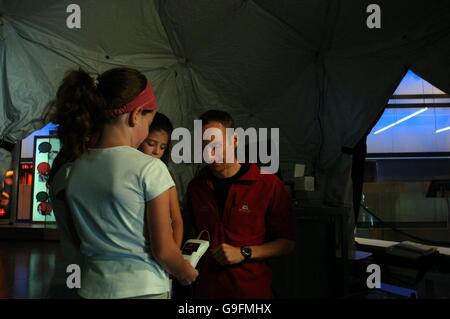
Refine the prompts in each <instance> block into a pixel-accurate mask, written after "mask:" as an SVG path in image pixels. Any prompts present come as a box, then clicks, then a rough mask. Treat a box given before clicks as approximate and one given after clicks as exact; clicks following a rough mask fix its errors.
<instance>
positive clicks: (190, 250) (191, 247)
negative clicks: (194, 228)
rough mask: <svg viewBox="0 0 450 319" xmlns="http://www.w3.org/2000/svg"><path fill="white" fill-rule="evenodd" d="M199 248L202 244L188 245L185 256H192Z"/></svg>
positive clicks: (185, 247) (184, 248)
mask: <svg viewBox="0 0 450 319" xmlns="http://www.w3.org/2000/svg"><path fill="white" fill-rule="evenodd" d="M198 247H200V244H197V243H186V244H185V245H184V247H183V255H187V256H190V255H192V254H193V253H194V252H196V251H197V250H198Z"/></svg>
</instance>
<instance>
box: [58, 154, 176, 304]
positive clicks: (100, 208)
mask: <svg viewBox="0 0 450 319" xmlns="http://www.w3.org/2000/svg"><path fill="white" fill-rule="evenodd" d="M173 186H174V182H173V180H172V178H171V176H170V174H169V172H168V170H167V167H166V166H165V165H164V163H163V162H161V161H160V160H158V159H155V158H153V157H151V156H148V155H145V154H143V153H141V152H140V151H138V150H136V149H134V148H131V147H128V146H119V147H112V148H106V149H91V150H89V151H88V152H87V153H85V154H83V155H82V156H81V157H80V158H79V159H78V160H76V161H75V162H74V163H73V166H72V170H71V174H70V178H69V183H68V187H67V191H66V192H67V198H68V202H69V206H70V208H71V211H72V213H73V216H74V223H75V226H76V228H77V232H78V235H79V236H80V240H81V252H82V254H83V255H84V256H85V263H84V265H83V266H82V269H81V272H82V274H81V278H82V280H81V288H80V289H79V291H78V293H79V294H80V296H82V297H84V298H129V297H137V296H143V295H150V294H160V293H165V292H168V291H169V289H170V287H169V277H168V274H167V273H166V272H165V271H164V269H163V268H162V267H161V266H160V265H159V264H158V263H157V261H156V260H155V259H154V258H153V257H152V253H151V248H150V247H151V246H150V242H149V236H148V234H147V227H146V222H145V206H146V203H147V202H148V201H151V200H152V199H154V198H155V197H157V196H159V195H160V194H161V193H163V192H164V191H166V190H168V189H169V188H171V187H173Z"/></svg>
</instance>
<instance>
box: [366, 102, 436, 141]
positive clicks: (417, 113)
mask: <svg viewBox="0 0 450 319" xmlns="http://www.w3.org/2000/svg"><path fill="white" fill-rule="evenodd" d="M426 110H428V108H427V107H424V108H423V109H420V110H418V111H417V112H414V113H413V114H410V115H408V116H405V117H403V118H401V119H400V120H398V121H396V122H394V123H392V124H389V125H388V126H385V127H383V128H381V129H379V130H378V131H376V132H375V133H373V134H374V135H377V134H378V133H381V132H383V131H386V130H388V129H390V128H391V127H393V126H396V125H398V124H400V123H402V122H404V121H407V120H409V119H410V118H412V117H414V116H416V115H419V114H420V113H423V112H425V111H426Z"/></svg>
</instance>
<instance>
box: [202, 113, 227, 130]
mask: <svg viewBox="0 0 450 319" xmlns="http://www.w3.org/2000/svg"><path fill="white" fill-rule="evenodd" d="M199 119H200V120H201V121H202V125H206V124H208V123H211V122H218V123H220V124H222V125H223V126H224V127H226V128H234V120H233V118H232V117H231V115H230V114H228V113H227V112H225V111H220V110H209V111H206V112H205V113H203V114H202V115H200V117H199Z"/></svg>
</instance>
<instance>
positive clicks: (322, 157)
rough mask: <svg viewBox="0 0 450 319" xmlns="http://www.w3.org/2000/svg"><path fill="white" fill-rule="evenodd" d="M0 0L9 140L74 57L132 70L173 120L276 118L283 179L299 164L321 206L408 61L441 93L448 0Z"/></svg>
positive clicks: (20, 133)
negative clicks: (76, 24) (72, 22)
mask: <svg viewBox="0 0 450 319" xmlns="http://www.w3.org/2000/svg"><path fill="white" fill-rule="evenodd" d="M70 3H71V1H65V0H62V1H51V0H43V1H33V0H15V1H8V0H3V1H0V11H1V12H2V17H1V19H2V26H1V32H2V38H1V42H0V49H1V61H2V68H1V71H0V72H1V74H0V81H1V82H0V99H1V100H0V101H1V103H2V106H1V109H2V111H1V112H0V135H1V136H2V137H4V138H5V139H7V140H8V141H12V142H14V141H17V140H19V139H21V138H23V137H24V136H25V135H26V134H27V133H29V132H30V131H32V130H33V129H36V128H37V127H38V126H40V125H42V123H40V122H39V118H40V117H41V116H42V114H43V112H44V110H45V106H46V104H47V102H48V101H49V99H51V98H52V97H53V96H54V94H55V91H56V88H57V86H58V83H59V82H60V80H61V78H62V76H63V75H64V73H65V72H66V71H67V70H68V69H70V68H76V67H78V66H82V67H83V68H85V69H87V70H88V71H89V72H92V73H101V72H103V71H104V70H106V69H109V68H112V67H116V66H129V67H135V68H137V69H139V70H141V71H143V72H144V73H145V74H146V75H147V76H148V78H149V79H150V80H151V82H152V83H153V84H154V86H155V91H156V94H157V97H158V100H159V102H160V110H161V111H162V112H164V113H165V114H167V115H168V116H169V117H170V118H171V119H172V120H173V122H174V124H175V126H185V127H188V128H192V125H193V123H192V120H193V119H194V118H196V117H197V116H198V115H199V114H200V113H201V112H203V111H204V110H207V109H209V108H220V109H224V110H226V111H229V112H230V113H231V114H232V115H233V116H234V117H235V118H236V122H237V124H238V125H239V126H243V127H267V128H270V127H279V128H280V146H279V147H280V157H281V162H282V168H283V170H285V172H286V173H285V175H286V174H287V175H289V174H291V173H292V167H293V164H294V163H296V162H303V163H306V164H307V166H308V168H307V171H308V173H310V174H313V175H315V176H316V178H317V188H318V189H319V190H320V191H321V192H322V193H323V200H322V202H323V204H327V205H333V206H345V207H351V206H352V196H351V193H352V192H351V189H352V185H351V180H350V170H351V161H352V156H351V154H348V153H345V152H343V151H342V150H343V148H347V149H351V148H352V147H354V146H355V145H356V143H357V142H358V141H359V140H360V139H361V138H362V137H363V136H364V134H367V132H368V131H369V130H370V128H371V125H372V124H373V121H374V120H375V119H376V118H377V116H379V114H380V113H381V112H382V111H383V108H384V106H385V103H386V101H387V99H388V97H389V96H390V95H391V94H392V92H393V91H394V89H395V87H396V85H397V84H398V83H399V82H400V80H401V78H402V76H403V75H404V74H405V72H406V70H407V68H408V67H410V68H412V69H414V70H415V72H417V73H418V74H419V75H422V76H423V77H424V78H426V79H427V80H428V81H430V82H432V83H433V84H435V85H436V86H438V87H440V88H441V89H442V90H446V91H447V92H450V83H449V79H450V77H449V72H450V60H449V59H450V58H449V57H450V55H449V53H450V41H449V32H450V26H449V21H450V9H449V7H450V6H449V4H448V1H445V0H435V1H427V2H424V1H418V0H413V1H406V0H402V1H389V0H383V1H377V3H378V4H379V6H380V7H381V8H382V11H381V19H382V20H381V21H382V28H381V29H369V28H368V27H367V25H366V19H367V17H368V15H369V14H368V13H367V12H366V8H367V6H368V5H369V4H370V3H371V1H360V0H348V1H337V0H335V1H332V0H321V1H318V0H308V1H295V0H277V1H269V0H255V1H250V0H248V1H247V0H214V1H211V0H195V1H179V0H155V1H144V0H133V1H127V2H124V1H120V0H108V1H106V0H100V1H88V0H80V1H77V3H78V4H79V5H80V7H81V8H82V28H81V29H73V30H72V29H68V28H66V27H65V20H66V18H67V16H68V13H66V7H67V6H68V5H69V4H70ZM3 168H4V167H3Z"/></svg>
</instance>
